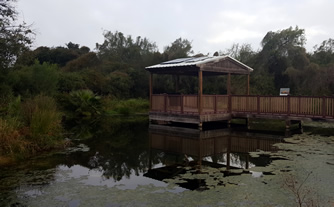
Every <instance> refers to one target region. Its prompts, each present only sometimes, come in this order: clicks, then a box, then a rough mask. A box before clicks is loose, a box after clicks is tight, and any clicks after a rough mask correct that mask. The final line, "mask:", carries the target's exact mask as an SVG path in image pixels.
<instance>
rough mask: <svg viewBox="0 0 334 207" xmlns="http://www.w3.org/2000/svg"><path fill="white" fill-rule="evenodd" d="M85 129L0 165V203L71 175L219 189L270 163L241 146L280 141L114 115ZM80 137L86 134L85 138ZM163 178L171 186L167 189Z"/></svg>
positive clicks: (99, 182)
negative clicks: (46, 150)
mask: <svg viewBox="0 0 334 207" xmlns="http://www.w3.org/2000/svg"><path fill="white" fill-rule="evenodd" d="M81 128H84V127H76V129H81ZM148 128H149V129H148ZM89 129H90V130H89V133H82V132H76V136H75V138H76V139H77V138H83V139H78V140H74V141H73V142H74V146H73V147H71V148H68V149H66V150H65V151H62V152H57V153H52V154H47V155H43V156H40V157H35V158H34V159H30V160H27V161H25V162H24V163H21V164H18V165H16V166H13V167H7V168H2V169H1V170H0V206H10V205H12V204H13V205H16V203H17V202H18V201H19V202H20V203H25V202H27V200H30V199H34V198H35V197H40V196H42V197H43V196H45V192H47V189H48V188H50V187H52V186H57V185H58V184H59V183H67V182H71V181H73V180H76V181H78V182H79V183H80V185H81V184H82V185H84V186H88V187H89V186H107V187H115V188H117V189H121V190H125V189H136V188H137V187H138V186H142V185H154V186H158V187H162V188H166V191H169V192H173V193H179V192H182V191H184V190H186V189H190V190H205V189H209V188H211V187H214V186H224V185H226V184H227V182H226V180H225V179H224V178H226V177H229V178H231V176H232V175H241V174H251V173H252V167H253V166H266V165H268V164H269V163H270V162H271V160H270V158H269V156H268V157H266V156H264V157H259V158H252V157H250V156H249V151H257V150H262V151H276V150H277V149H276V148H275V147H273V146H272V145H273V144H274V143H277V142H281V141H282V137H277V136H273V135H267V134H254V133H250V132H247V131H244V132H241V131H240V130H239V129H237V130H231V129H211V130H207V131H199V130H196V129H189V128H181V127H168V126H160V125H158V126H156V125H151V126H148V121H147V120H139V121H138V120H122V121H117V122H116V121H115V118H112V119H110V120H109V119H103V120H100V121H99V122H97V123H96V124H95V125H94V126H92V127H90V128H89ZM85 132H86V131H85ZM87 134H89V136H91V135H92V136H93V137H92V138H88V139H87V137H89V136H87ZM78 135H80V136H78ZM81 136H82V137H81ZM252 174H253V176H254V175H255V173H252ZM249 177H250V179H251V176H249ZM170 183H176V184H177V186H176V187H172V188H171V187H170V186H169V184H170ZM77 188H78V189H79V190H78V191H80V186H78V187H77ZM64 191H66V189H64ZM60 198H61V197H59V196H58V195H55V197H54V199H56V200H59V199H60ZM22 200H23V201H22ZM64 202H65V201H64ZM69 202H70V201H69ZM67 205H70V203H67Z"/></svg>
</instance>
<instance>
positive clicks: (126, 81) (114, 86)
mask: <svg viewBox="0 0 334 207" xmlns="http://www.w3.org/2000/svg"><path fill="white" fill-rule="evenodd" d="M108 82H109V85H110V86H111V94H112V95H113V96H115V97H117V98H129V97H130V89H131V88H132V85H133V82H132V79H131V77H130V76H129V75H128V74H126V73H123V72H120V71H115V72H113V73H111V74H110V76H109V81H108Z"/></svg>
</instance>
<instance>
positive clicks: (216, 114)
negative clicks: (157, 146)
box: [145, 56, 253, 127]
mask: <svg viewBox="0 0 334 207" xmlns="http://www.w3.org/2000/svg"><path fill="white" fill-rule="evenodd" d="M145 69H146V70H147V71H149V72H150V114H149V118H150V120H157V121H167V122H184V123H193V124H198V125H199V126H200V127H201V126H202V123H203V122H210V121H221V120H229V119H231V115H230V114H229V113H227V112H228V111H230V109H229V107H230V106H231V104H229V103H230V101H231V100H230V95H231V75H246V76H247V82H246V83H245V84H246V91H245V93H246V95H249V75H250V72H252V71H253V69H252V68H250V67H249V66H247V65H245V64H243V63H241V62H240V61H238V60H236V59H234V58H232V57H229V56H214V57H199V58H198V57H197V58H195V57H190V58H180V59H176V60H171V61H167V62H163V63H160V64H158V65H153V66H149V67H146V68H145ZM154 74H156V75H160V74H169V75H175V76H177V77H179V76H181V75H182V76H197V77H198V94H196V95H183V94H181V95H175V94H153V78H154V77H153V75H154ZM218 75H227V77H228V78H227V86H226V88H227V94H224V95H223V94H222V95H205V94H203V76H218ZM177 79H178V78H177Z"/></svg>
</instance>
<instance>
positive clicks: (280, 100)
mask: <svg viewBox="0 0 334 207" xmlns="http://www.w3.org/2000/svg"><path fill="white" fill-rule="evenodd" d="M199 105H200V104H199V98H198V95H169V94H153V95H152V103H151V111H152V112H163V113H172V114H199ZM201 111H202V114H219V113H245V114H266V115H288V116H304V117H322V118H331V119H333V118H334V97H307V96H250V95H230V96H228V95H203V96H202V110H201Z"/></svg>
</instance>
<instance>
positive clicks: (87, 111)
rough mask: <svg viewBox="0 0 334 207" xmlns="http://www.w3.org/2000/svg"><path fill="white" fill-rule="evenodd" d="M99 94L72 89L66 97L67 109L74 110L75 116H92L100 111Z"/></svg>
mask: <svg viewBox="0 0 334 207" xmlns="http://www.w3.org/2000/svg"><path fill="white" fill-rule="evenodd" d="M100 99H101V98H100V96H96V95H95V94H94V93H93V92H92V91H90V90H78V91H72V92H71V93H70V95H69V97H68V104H67V107H66V108H67V109H68V110H71V111H74V112H75V114H74V115H75V116H76V117H86V118H89V117H92V116H98V115H100V114H101V113H102V107H101V100H100Z"/></svg>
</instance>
